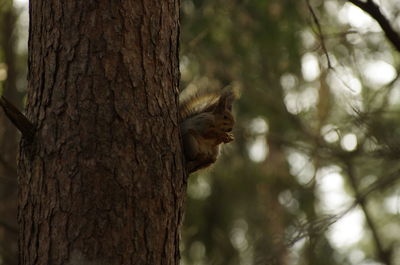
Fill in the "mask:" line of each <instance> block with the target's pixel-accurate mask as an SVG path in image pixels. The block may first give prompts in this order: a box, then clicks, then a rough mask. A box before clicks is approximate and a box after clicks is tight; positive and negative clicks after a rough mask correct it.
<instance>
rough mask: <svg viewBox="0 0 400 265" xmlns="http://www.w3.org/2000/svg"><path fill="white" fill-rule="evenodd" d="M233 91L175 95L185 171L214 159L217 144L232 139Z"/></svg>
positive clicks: (226, 89)
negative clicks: (184, 95) (177, 103)
mask: <svg viewBox="0 0 400 265" xmlns="http://www.w3.org/2000/svg"><path fill="white" fill-rule="evenodd" d="M235 99H236V95H235V93H234V91H233V90H232V89H231V88H229V87H227V88H224V89H221V90H214V91H213V90H206V89H202V90H198V91H196V93H193V94H192V95H191V96H188V97H183V96H182V93H181V94H180V98H179V112H180V116H181V119H180V130H181V135H182V139H183V151H184V155H185V160H186V169H187V171H188V173H189V174H190V173H193V172H195V171H197V170H199V169H203V168H206V167H208V166H210V165H212V164H213V163H215V161H216V160H217V157H218V154H219V146H220V144H222V143H229V142H231V141H233V140H234V137H233V134H232V129H233V126H234V124H235V119H234V116H233V113H232V105H233V101H234V100H235Z"/></svg>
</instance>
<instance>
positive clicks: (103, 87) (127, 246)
mask: <svg viewBox="0 0 400 265" xmlns="http://www.w3.org/2000/svg"><path fill="white" fill-rule="evenodd" d="M30 19H31V20H30V31H29V62H28V65H29V77H28V103H27V116H28V118H29V119H30V120H31V121H32V122H33V124H34V125H35V128H36V134H35V138H34V140H33V141H32V142H28V141H27V140H23V141H22V143H21V151H20V161H19V170H20V174H19V183H20V195H19V216H18V217H19V224H20V240H19V241H20V242H19V246H20V264H23V265H25V264H35V265H41V264H52V265H58V264H71V265H78V264H85V265H91V264H93V265H95V264H96V265H101V264H107V265H112V264H115V265H117V264H118V265H121V264H124V265H129V264H151V265H155V264H174V265H177V264H179V226H180V223H181V217H182V204H183V201H184V195H185V189H186V174H185V173H184V167H183V160H182V154H181V144H180V139H179V126H178V113H177V104H178V82H179V69H178V32H179V23H178V19H179V2H178V1H173V0H164V1H150V0H149V1H141V2H140V3H138V2H137V1H127V0H126V1H118V0H116V1H103V0H100V1H92V0H88V1H80V0H68V1H55V0H31V1H30Z"/></svg>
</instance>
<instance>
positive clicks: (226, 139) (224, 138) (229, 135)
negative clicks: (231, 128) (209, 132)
mask: <svg viewBox="0 0 400 265" xmlns="http://www.w3.org/2000/svg"><path fill="white" fill-rule="evenodd" d="M221 140H222V142H224V143H229V142H232V141H233V140H235V137H233V134H232V133H230V132H229V133H224V135H223V136H222V139H221Z"/></svg>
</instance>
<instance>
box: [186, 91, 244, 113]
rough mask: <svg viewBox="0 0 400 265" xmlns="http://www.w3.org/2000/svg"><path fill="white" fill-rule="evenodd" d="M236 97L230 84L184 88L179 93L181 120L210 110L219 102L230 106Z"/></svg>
mask: <svg viewBox="0 0 400 265" xmlns="http://www.w3.org/2000/svg"><path fill="white" fill-rule="evenodd" d="M236 98H237V93H235V92H234V90H233V89H232V87H230V86H228V87H225V88H223V89H198V88H195V89H189V90H188V89H185V90H184V91H182V93H181V94H180V95H179V111H180V114H181V120H185V119H187V118H190V117H192V116H195V115H197V114H199V113H203V112H212V111H213V110H214V109H215V108H216V107H217V106H219V105H221V104H222V103H221V102H223V104H226V105H227V106H230V108H231V107H232V103H233V101H234V100H235V99H236Z"/></svg>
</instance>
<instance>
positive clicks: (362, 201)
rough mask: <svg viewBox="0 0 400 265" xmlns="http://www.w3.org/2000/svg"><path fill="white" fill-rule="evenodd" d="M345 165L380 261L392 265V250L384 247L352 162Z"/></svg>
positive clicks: (347, 161)
mask: <svg viewBox="0 0 400 265" xmlns="http://www.w3.org/2000/svg"><path fill="white" fill-rule="evenodd" d="M343 162H344V164H345V170H346V173H347V176H348V179H349V182H350V186H351V187H352V189H353V191H354V196H355V198H356V203H358V204H359V205H360V207H361V209H362V211H363V213H364V216H365V220H366V221H367V225H368V227H369V229H370V231H371V233H372V237H373V239H374V243H375V247H376V250H377V252H378V253H377V254H378V258H379V260H380V261H382V262H383V263H384V264H386V265H391V264H392V262H391V253H392V251H391V249H385V248H384V247H383V243H382V238H381V237H380V235H379V233H378V229H377V226H376V224H375V222H374V220H372V216H371V214H370V212H369V210H368V207H367V202H366V199H367V196H366V195H365V194H364V195H363V194H362V193H361V192H360V189H359V184H358V181H357V178H356V176H355V172H354V167H353V166H352V163H351V161H349V160H346V161H343Z"/></svg>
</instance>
